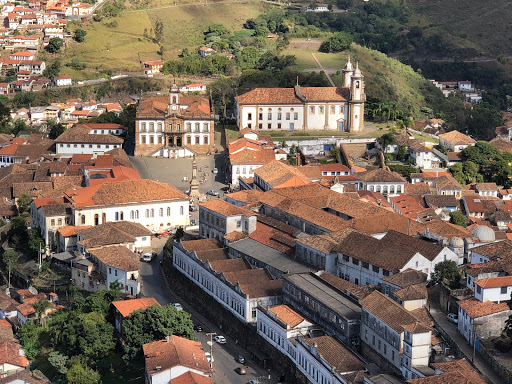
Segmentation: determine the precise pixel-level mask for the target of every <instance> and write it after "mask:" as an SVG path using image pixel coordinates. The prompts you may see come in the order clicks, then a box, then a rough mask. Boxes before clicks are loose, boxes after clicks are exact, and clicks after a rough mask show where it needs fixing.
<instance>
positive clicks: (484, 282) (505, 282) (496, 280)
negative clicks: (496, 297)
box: [476, 263, 512, 288]
mask: <svg viewBox="0 0 512 384" xmlns="http://www.w3.org/2000/svg"><path fill="white" fill-rule="evenodd" d="M482 264H486V263H482ZM476 285H479V286H480V287H482V288H496V287H510V286H512V276H501V277H490V278H488V279H480V280H478V281H476Z"/></svg>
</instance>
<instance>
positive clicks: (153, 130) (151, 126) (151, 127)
mask: <svg viewBox="0 0 512 384" xmlns="http://www.w3.org/2000/svg"><path fill="white" fill-rule="evenodd" d="M149 132H155V124H154V123H149ZM102 133H103V132H102Z"/></svg>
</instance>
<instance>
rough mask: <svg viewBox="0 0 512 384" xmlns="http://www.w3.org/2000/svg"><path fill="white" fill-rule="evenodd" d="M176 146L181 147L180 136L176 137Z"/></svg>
mask: <svg viewBox="0 0 512 384" xmlns="http://www.w3.org/2000/svg"><path fill="white" fill-rule="evenodd" d="M176 146H177V147H181V136H178V137H176Z"/></svg>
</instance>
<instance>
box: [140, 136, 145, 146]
mask: <svg viewBox="0 0 512 384" xmlns="http://www.w3.org/2000/svg"><path fill="white" fill-rule="evenodd" d="M141 139H142V144H146V136H142V137H141Z"/></svg>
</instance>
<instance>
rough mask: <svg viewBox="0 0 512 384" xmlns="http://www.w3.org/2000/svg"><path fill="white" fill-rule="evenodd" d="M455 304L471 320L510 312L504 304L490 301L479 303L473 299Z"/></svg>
mask: <svg viewBox="0 0 512 384" xmlns="http://www.w3.org/2000/svg"><path fill="white" fill-rule="evenodd" d="M457 304H459V307H460V308H461V309H462V310H463V311H464V312H466V313H467V315H468V316H469V317H471V318H472V319H474V318H477V317H483V316H488V315H492V314H494V313H499V312H503V311H508V310H510V308H509V307H508V304H507V303H506V302H505V303H500V304H496V303H493V302H492V301H484V302H481V301H479V300H478V299H476V298H474V297H471V298H469V299H465V300H461V301H458V302H457Z"/></svg>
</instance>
